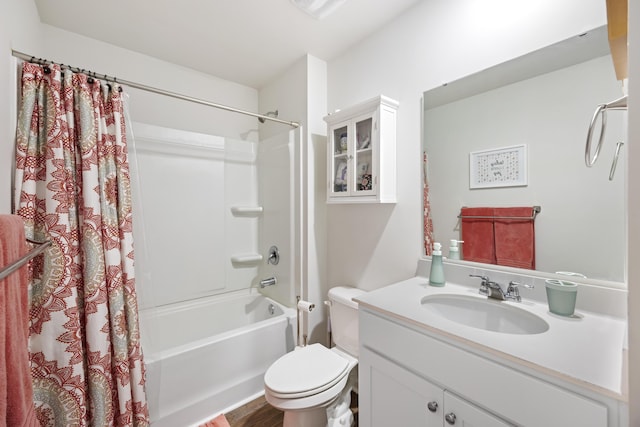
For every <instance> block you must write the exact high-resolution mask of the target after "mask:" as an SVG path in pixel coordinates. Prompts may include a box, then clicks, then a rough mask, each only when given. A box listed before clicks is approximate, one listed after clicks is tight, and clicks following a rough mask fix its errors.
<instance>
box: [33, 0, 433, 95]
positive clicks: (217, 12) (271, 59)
mask: <svg viewBox="0 0 640 427" xmlns="http://www.w3.org/2000/svg"><path fill="white" fill-rule="evenodd" d="M34 1H35V3H36V6H37V8H38V12H39V14H40V19H41V21H42V22H43V23H46V24H49V25H52V26H55V27H59V28H62V29H64V30H67V31H71V32H74V33H77V34H81V35H84V36H87V37H90V38H93V39H97V40H101V41H103V42H106V43H110V44H113V45H116V46H119V47H123V48H126V49H129V50H132V51H135V52H139V53H142V54H145V55H149V56H153V57H155V58H159V59H162V60H165V61H168V62H172V63H176V64H180V65H182V66H185V67H188V68H192V69H195V70H198V71H201V72H204V73H207V74H210V75H214V76H217V77H220V78H223V79H225V80H230V81H234V82H237V83H240V84H243V85H246V86H250V87H253V88H256V89H260V88H261V87H263V86H264V85H266V84H268V83H269V82H271V81H272V80H273V79H274V78H275V77H277V76H279V75H280V74H281V73H282V72H284V71H285V70H286V69H288V68H289V67H290V66H291V65H292V64H293V63H295V62H296V61H297V60H299V59H300V58H301V57H302V56H303V55H305V54H307V53H308V54H311V55H313V56H315V57H317V58H320V59H322V60H325V61H329V60H331V59H333V58H335V57H336V56H339V55H340V54H341V53H343V52H344V51H345V50H347V49H348V48H349V47H350V46H352V45H354V44H356V43H358V42H359V41H360V40H362V39H364V38H366V37H367V36H368V35H370V34H372V33H373V32H375V31H376V30H377V29H378V28H380V27H381V26H383V25H385V24H386V23H387V22H389V21H391V20H393V19H394V18H395V17H397V16H398V15H400V14H402V13H403V12H404V11H405V10H407V9H408V8H410V7H411V6H412V5H414V4H416V3H418V2H419V1H421V0H348V1H347V2H346V3H344V4H343V5H342V6H340V8H339V9H338V10H337V11H336V12H335V13H334V14H332V15H330V16H328V17H326V18H324V19H323V20H317V19H315V18H313V17H311V16H309V15H307V14H306V13H304V12H302V11H300V10H299V9H297V8H296V7H295V6H294V5H293V4H292V3H291V1H290V0H133V1H131V0H110V1H108V2H104V1H103V0H100V1H98V0H55V1H51V0H34ZM422 1H424V0H422ZM79 16H81V18H78V17H79Z"/></svg>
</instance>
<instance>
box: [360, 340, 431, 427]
mask: <svg viewBox="0 0 640 427" xmlns="http://www.w3.org/2000/svg"><path fill="white" fill-rule="evenodd" d="M365 352H366V351H365ZM361 359H362V352H361ZM364 360H365V362H364V363H363V364H361V365H360V368H361V369H363V370H365V371H366V373H363V372H362V371H361V375H362V374H364V375H365V376H367V379H366V380H365V381H363V382H361V383H360V386H361V387H362V386H365V387H366V390H362V389H361V390H360V393H361V394H360V396H361V400H360V402H359V407H360V420H361V426H362V427H390V426H402V427H413V426H416V427H418V426H419V427H436V426H437V427H442V424H443V421H442V417H443V409H442V408H443V406H442V396H443V394H442V389H441V388H439V387H437V386H435V385H433V384H431V383H430V382H428V381H426V380H424V379H422V378H420V377H418V376H417V375H415V374H412V373H410V372H409V371H407V370H405V369H403V368H401V367H400V366H398V365H396V364H394V363H392V362H390V361H389V360H387V359H384V358H382V357H379V356H377V355H375V354H373V353H370V352H366V356H365V357H364ZM361 378H362V377H361ZM362 397H364V399H362ZM363 400H364V401H363Z"/></svg>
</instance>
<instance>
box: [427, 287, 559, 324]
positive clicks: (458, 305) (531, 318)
mask: <svg viewBox="0 0 640 427" xmlns="http://www.w3.org/2000/svg"><path fill="white" fill-rule="evenodd" d="M421 303H422V307H424V308H425V309H426V310H429V311H430V312H432V313H434V314H437V315H439V316H441V317H444V318H446V319H448V320H450V321H452V322H456V323H461V324H463V325H466V326H470V327H472V328H477V329H484V330H486V331H493V332H500V333H503V334H540V333H542V332H545V331H547V330H548V329H549V324H548V323H547V322H545V321H544V319H542V318H540V317H538V316H536V315H535V314H533V313H529V312H528V311H526V310H523V309H521V308H517V307H514V306H513V305H510V304H505V303H504V302H502V301H497V300H491V299H488V298H474V297H470V296H465V295H452V294H441V295H431V296H426V297H424V298H422V301H421Z"/></svg>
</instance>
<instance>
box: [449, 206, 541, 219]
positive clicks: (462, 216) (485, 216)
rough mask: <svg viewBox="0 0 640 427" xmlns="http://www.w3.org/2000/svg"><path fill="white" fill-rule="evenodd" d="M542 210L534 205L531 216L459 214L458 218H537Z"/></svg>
mask: <svg viewBox="0 0 640 427" xmlns="http://www.w3.org/2000/svg"><path fill="white" fill-rule="evenodd" d="M540 211H542V208H541V207H540V206H534V207H533V212H531V216H497V215H462V214H460V215H458V218H461V219H468V218H471V219H536V215H538V214H539V213H540Z"/></svg>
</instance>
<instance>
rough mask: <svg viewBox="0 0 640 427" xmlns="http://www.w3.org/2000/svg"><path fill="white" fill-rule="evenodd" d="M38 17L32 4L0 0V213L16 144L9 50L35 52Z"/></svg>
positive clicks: (5, 205) (7, 204)
mask: <svg viewBox="0 0 640 427" xmlns="http://www.w3.org/2000/svg"><path fill="white" fill-rule="evenodd" d="M40 40H41V39H40V19H39V17H38V12H37V10H36V6H35V3H33V2H31V1H24V0H4V1H2V2H1V3H0V99H2V100H3V102H1V103H0V213H9V212H11V198H12V194H11V177H12V176H13V167H12V165H13V158H14V146H15V121H16V99H15V90H16V89H15V88H16V83H15V82H16V78H15V75H16V67H15V65H14V64H15V59H14V58H13V57H12V56H11V49H12V48H14V47H15V46H16V45H20V46H24V47H25V48H27V49H29V51H31V52H33V55H37V54H39V53H40V52H41V49H40Z"/></svg>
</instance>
